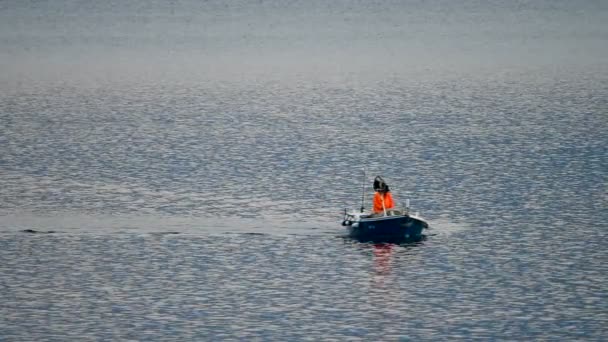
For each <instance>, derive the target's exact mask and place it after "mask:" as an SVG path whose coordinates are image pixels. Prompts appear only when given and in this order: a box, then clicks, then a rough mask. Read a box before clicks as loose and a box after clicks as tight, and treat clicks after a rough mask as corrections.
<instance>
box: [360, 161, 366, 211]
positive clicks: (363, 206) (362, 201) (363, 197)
mask: <svg viewBox="0 0 608 342" xmlns="http://www.w3.org/2000/svg"><path fill="white" fill-rule="evenodd" d="M366 181H367V172H366V170H365V167H363V193H361V212H363V210H364V209H365V205H364V204H365V182H366Z"/></svg>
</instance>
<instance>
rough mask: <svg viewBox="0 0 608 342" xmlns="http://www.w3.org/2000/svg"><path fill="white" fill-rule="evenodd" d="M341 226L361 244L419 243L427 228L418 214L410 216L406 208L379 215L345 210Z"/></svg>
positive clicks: (427, 225)
mask: <svg viewBox="0 0 608 342" xmlns="http://www.w3.org/2000/svg"><path fill="white" fill-rule="evenodd" d="M342 225H343V226H345V227H346V229H347V230H348V236H349V237H351V238H354V239H356V240H359V241H362V242H363V241H365V242H367V241H370V242H397V243H400V242H416V241H421V240H423V238H424V235H423V234H422V232H423V230H424V229H428V228H429V224H428V222H427V221H426V220H424V219H423V218H422V217H420V216H419V215H418V213H414V214H411V213H410V212H409V208H408V207H404V208H401V209H386V211H385V212H384V213H380V214H372V213H369V212H361V211H355V210H350V211H349V210H347V209H345V210H344V219H343V220H342Z"/></svg>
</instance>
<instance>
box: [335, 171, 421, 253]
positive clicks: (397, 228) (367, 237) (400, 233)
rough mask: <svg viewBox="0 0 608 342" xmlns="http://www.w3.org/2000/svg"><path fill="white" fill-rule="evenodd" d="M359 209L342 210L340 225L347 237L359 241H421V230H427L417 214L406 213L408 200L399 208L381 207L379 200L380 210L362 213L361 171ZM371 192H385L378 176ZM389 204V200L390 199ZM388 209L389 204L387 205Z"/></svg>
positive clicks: (384, 186) (386, 189)
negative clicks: (345, 230) (344, 228)
mask: <svg viewBox="0 0 608 342" xmlns="http://www.w3.org/2000/svg"><path fill="white" fill-rule="evenodd" d="M363 173H364V183H363V184H364V185H363V194H362V198H361V208H360V210H359V211H357V210H352V209H351V210H350V211H349V210H348V209H344V219H343V220H342V225H343V226H345V227H346V229H347V230H348V235H349V236H350V237H351V238H354V239H357V240H359V241H373V242H409V241H412V242H414V241H421V240H422V239H423V238H424V235H423V234H422V231H423V230H424V229H427V228H429V224H428V222H427V221H425V220H424V219H423V218H422V217H420V216H419V215H418V213H417V212H416V213H410V201H409V199H406V200H405V206H404V207H402V208H395V207H391V208H385V207H384V200H382V209H383V210H382V211H380V212H375V213H372V212H365V209H364V204H365V183H366V182H365V179H366V178H367V175H366V172H365V170H364V171H363ZM373 187H374V191H377V192H380V193H382V192H384V193H387V192H389V191H390V189H389V187H388V185H387V184H386V182H385V181H384V179H382V177H381V176H376V178H375V179H374V186H373ZM391 202H392V199H391ZM391 206H392V204H391Z"/></svg>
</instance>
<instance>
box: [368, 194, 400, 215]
mask: <svg viewBox="0 0 608 342" xmlns="http://www.w3.org/2000/svg"><path fill="white" fill-rule="evenodd" d="M382 197H383V196H382V194H381V193H380V192H376V194H375V195H374V208H373V209H372V211H373V212H374V213H381V212H384V208H386V209H390V208H394V207H395V203H394V202H393V196H392V195H391V193H390V192H387V193H385V194H384V207H382Z"/></svg>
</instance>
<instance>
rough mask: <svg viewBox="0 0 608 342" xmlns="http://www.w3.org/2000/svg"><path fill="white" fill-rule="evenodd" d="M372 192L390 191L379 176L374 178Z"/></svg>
mask: <svg viewBox="0 0 608 342" xmlns="http://www.w3.org/2000/svg"><path fill="white" fill-rule="evenodd" d="M374 191H385V192H388V191H390V189H389V188H388V184H386V182H384V179H382V177H380V176H376V178H374Z"/></svg>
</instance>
